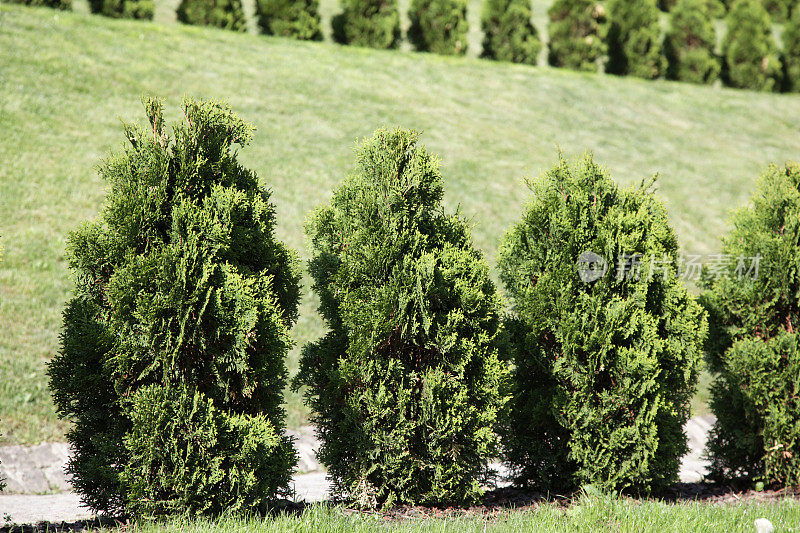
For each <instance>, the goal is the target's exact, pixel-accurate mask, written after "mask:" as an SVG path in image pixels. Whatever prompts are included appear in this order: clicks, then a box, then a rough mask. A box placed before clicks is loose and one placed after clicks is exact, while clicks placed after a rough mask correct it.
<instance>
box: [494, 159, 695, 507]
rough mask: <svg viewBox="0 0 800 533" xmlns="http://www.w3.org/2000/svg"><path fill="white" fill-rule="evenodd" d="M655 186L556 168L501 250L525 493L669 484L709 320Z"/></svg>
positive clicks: (512, 428) (511, 433)
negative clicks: (684, 275)
mask: <svg viewBox="0 0 800 533" xmlns="http://www.w3.org/2000/svg"><path fill="white" fill-rule="evenodd" d="M651 184H652V181H650V182H648V181H643V182H642V184H641V185H639V186H636V187H631V188H621V187H618V186H617V185H616V184H615V183H614V181H613V180H612V179H611V177H610V176H609V174H608V172H607V171H606V170H604V169H603V168H601V167H599V166H598V165H597V164H596V163H595V162H594V161H593V159H592V157H591V156H590V155H587V156H585V157H584V158H583V159H582V160H581V161H578V162H576V163H574V164H571V163H570V162H568V161H567V160H566V159H564V158H563V156H562V157H561V158H560V160H559V162H558V163H557V164H556V165H555V167H553V169H552V170H550V171H549V172H547V173H545V174H544V175H542V176H541V177H540V178H538V179H536V180H532V181H529V187H530V188H531V191H532V196H531V199H530V201H529V203H528V204H527V206H526V208H525V210H524V212H523V215H522V220H521V221H520V222H518V223H517V224H515V225H514V226H512V227H511V229H510V230H509V231H508V233H507V234H506V236H505V238H504V241H503V243H502V245H501V247H500V251H499V254H498V268H499V270H500V278H501V280H502V281H503V283H504V285H505V287H506V294H507V295H508V297H509V299H510V302H511V314H510V316H509V318H508V321H507V323H506V328H504V330H505V332H506V335H505V337H506V338H507V339H508V353H509V355H510V357H511V361H512V362H513V365H514V367H513V371H512V379H511V383H512V391H511V400H510V401H509V403H508V405H507V411H506V417H505V424H504V428H505V429H504V431H503V434H504V439H503V442H504V447H505V451H506V458H507V460H508V463H509V465H510V466H511V469H512V472H513V473H514V475H515V477H516V479H517V481H518V482H519V483H521V484H524V485H528V486H530V487H535V488H537V489H539V490H544V491H551V492H552V491H565V490H571V489H574V488H576V487H579V486H581V485H583V484H594V485H596V486H598V487H600V488H605V489H612V490H624V489H628V490H635V491H647V490H651V489H657V488H663V487H664V486H665V485H666V484H668V483H670V482H672V481H674V480H676V479H677V475H678V467H679V462H680V458H681V456H682V455H683V454H684V452H685V451H686V449H687V446H686V437H685V435H684V434H683V429H682V426H683V424H684V423H685V422H686V421H687V419H688V418H689V401H690V399H691V398H692V395H693V393H694V391H695V384H696V379H697V373H698V365H699V363H700V361H701V355H700V354H701V348H702V341H703V338H704V336H705V334H706V320H705V317H704V315H703V311H702V309H701V307H700V306H699V304H698V303H697V302H696V301H695V300H694V299H693V298H692V296H691V295H690V294H689V293H688V292H687V291H686V289H685V288H684V287H683V286H682V284H681V281H680V279H679V278H678V272H677V261H678V243H677V239H676V237H675V233H674V231H673V230H672V228H671V227H670V225H669V223H668V220H667V212H666V209H665V208H664V206H663V204H662V203H661V202H660V201H659V200H658V199H657V198H656V197H655V195H654V194H653V192H652V188H651ZM561 493H562V494H563V492H561Z"/></svg>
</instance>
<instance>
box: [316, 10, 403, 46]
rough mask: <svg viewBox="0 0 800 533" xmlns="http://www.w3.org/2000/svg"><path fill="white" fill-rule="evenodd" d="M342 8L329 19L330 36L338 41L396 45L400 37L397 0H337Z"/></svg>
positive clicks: (361, 44)
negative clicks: (331, 31)
mask: <svg viewBox="0 0 800 533" xmlns="http://www.w3.org/2000/svg"><path fill="white" fill-rule="evenodd" d="M341 5H342V12H341V13H339V14H338V15H336V16H334V17H333V19H332V20H331V26H332V29H333V39H334V40H335V41H336V42H338V43H341V44H351V45H354V46H366V47H370V48H396V47H397V45H398V43H399V41H400V12H399V11H398V9H397V0H341Z"/></svg>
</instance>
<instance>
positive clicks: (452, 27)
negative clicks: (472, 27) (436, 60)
mask: <svg viewBox="0 0 800 533" xmlns="http://www.w3.org/2000/svg"><path fill="white" fill-rule="evenodd" d="M408 18H409V20H410V21H411V26H410V27H409V29H408V40H409V41H411V44H413V45H414V48H416V49H417V50H419V51H421V52H433V53H435V54H444V55H458V54H464V53H465V52H466V51H467V30H468V29H469V25H468V24H467V2H466V0H411V6H410V8H409V10H408Z"/></svg>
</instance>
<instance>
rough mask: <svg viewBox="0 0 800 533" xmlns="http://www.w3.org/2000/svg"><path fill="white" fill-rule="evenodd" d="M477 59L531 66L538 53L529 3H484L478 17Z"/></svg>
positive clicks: (514, 0) (494, 0) (509, 0)
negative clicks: (480, 34) (480, 31)
mask: <svg viewBox="0 0 800 533" xmlns="http://www.w3.org/2000/svg"><path fill="white" fill-rule="evenodd" d="M481 27H482V28H483V51H482V52H481V57H485V58H488V59H496V60H498V61H511V62H513V63H526V64H528V65H535V64H536V61H537V59H538V57H539V52H540V51H541V50H542V42H541V40H540V39H539V34H538V32H537V31H536V27H535V26H534V25H533V24H532V23H531V3H530V0H486V1H485V2H484V4H483V12H482V14H481Z"/></svg>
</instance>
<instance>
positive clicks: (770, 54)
mask: <svg viewBox="0 0 800 533" xmlns="http://www.w3.org/2000/svg"><path fill="white" fill-rule="evenodd" d="M726 22H727V25H728V33H727V34H726V35H725V40H724V41H723V55H724V59H725V63H724V66H723V68H724V69H723V77H724V79H725V82H726V83H727V84H728V85H730V86H731V87H737V88H740V89H755V90H759V91H778V90H780V87H781V74H782V72H781V71H782V65H781V60H780V58H779V57H778V48H777V45H776V44H775V40H774V39H773V38H772V23H771V21H770V18H769V14H768V13H767V12H766V10H765V9H764V7H763V6H762V5H761V2H760V1H759V0H736V1H735V3H734V4H733V7H732V8H731V12H730V13H729V14H728V17H727V18H726Z"/></svg>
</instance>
